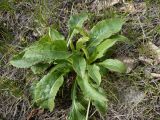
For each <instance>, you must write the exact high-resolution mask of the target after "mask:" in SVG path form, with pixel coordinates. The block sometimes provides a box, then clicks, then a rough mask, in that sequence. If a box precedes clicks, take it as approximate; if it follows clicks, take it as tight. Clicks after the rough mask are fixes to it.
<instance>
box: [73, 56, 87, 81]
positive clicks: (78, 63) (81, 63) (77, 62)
mask: <svg viewBox="0 0 160 120" xmlns="http://www.w3.org/2000/svg"><path fill="white" fill-rule="evenodd" d="M72 60H73V69H74V70H75V71H76V73H77V74H78V75H79V76H80V77H82V78H83V77H84V75H85V70H86V61H85V59H84V58H83V57H82V56H80V55H74V56H73V57H72Z"/></svg>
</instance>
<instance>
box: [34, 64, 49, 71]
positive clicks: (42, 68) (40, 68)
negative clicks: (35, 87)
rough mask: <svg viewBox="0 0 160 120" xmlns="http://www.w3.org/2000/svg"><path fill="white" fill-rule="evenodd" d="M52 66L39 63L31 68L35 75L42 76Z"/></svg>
mask: <svg viewBox="0 0 160 120" xmlns="http://www.w3.org/2000/svg"><path fill="white" fill-rule="evenodd" d="M49 66H50V64H49V63H38V64H36V65H34V66H32V67H31V70H32V72H33V73H34V74H40V73H42V72H44V71H45V70H46V69H47V68H48V67H49Z"/></svg>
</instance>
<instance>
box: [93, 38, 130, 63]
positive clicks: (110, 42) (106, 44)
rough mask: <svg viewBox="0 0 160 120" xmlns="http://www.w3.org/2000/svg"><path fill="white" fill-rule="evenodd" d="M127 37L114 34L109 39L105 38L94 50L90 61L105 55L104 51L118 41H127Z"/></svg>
mask: <svg viewBox="0 0 160 120" xmlns="http://www.w3.org/2000/svg"><path fill="white" fill-rule="evenodd" d="M126 40H127V38H126V37H124V36H122V35H114V36H112V37H110V38H109V39H106V40H104V41H103V42H102V43H100V44H99V45H98V46H97V47H96V49H95V50H94V51H93V53H92V55H91V57H90V61H91V62H93V61H95V60H96V59H98V58H101V57H103V55H104V53H105V52H106V51H107V50H108V49H109V48H110V47H112V46H113V45H114V44H115V43H116V42H117V41H126Z"/></svg>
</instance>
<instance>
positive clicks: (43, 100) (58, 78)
mask: <svg viewBox="0 0 160 120" xmlns="http://www.w3.org/2000/svg"><path fill="white" fill-rule="evenodd" d="M65 69H67V66H66V65H65V64H59V65H57V66H56V67H54V68H52V70H51V71H50V72H49V73H48V74H47V75H45V76H44V77H43V78H42V79H41V80H40V81H39V82H38V83H37V84H36V86H35V88H34V102H35V103H37V105H38V106H41V107H42V108H49V109H50V111H52V110H53V108H54V99H55V96H56V94H57V92H58V90H59V88H60V87H61V86H62V84H63V81H64V79H63V74H64V73H65V72H66V71H65Z"/></svg>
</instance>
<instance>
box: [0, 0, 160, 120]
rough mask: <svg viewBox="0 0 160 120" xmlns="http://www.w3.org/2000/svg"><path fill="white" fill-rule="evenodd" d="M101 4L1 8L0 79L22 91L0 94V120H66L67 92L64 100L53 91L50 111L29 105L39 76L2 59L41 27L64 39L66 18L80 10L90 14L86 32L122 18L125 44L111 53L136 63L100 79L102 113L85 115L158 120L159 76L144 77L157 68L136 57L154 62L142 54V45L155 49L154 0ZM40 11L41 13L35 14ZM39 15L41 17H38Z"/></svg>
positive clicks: (159, 14)
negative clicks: (102, 21)
mask: <svg viewBox="0 0 160 120" xmlns="http://www.w3.org/2000/svg"><path fill="white" fill-rule="evenodd" d="M135 1H137V0H135ZM97 4H99V5H97ZM101 5H102V3H101V1H100V0H74V1H73V0H66V1H58V0H57V1H56V0H54V1H50V2H46V3H43V2H42V1H41V2H40V1H38V2H33V1H31V2H26V1H24V0H22V1H21V2H17V3H13V4H12V7H13V11H14V12H12V11H7V12H6V10H5V11H1V12H0V14H1V16H0V24H1V25H2V27H1V33H0V37H1V38H0V45H3V46H0V59H1V61H0V76H1V77H0V80H1V81H2V80H5V79H9V80H10V81H14V82H15V84H16V85H18V86H19V87H20V90H22V91H23V95H22V96H21V97H17V96H15V94H14V93H13V92H14V91H13V90H12V89H7V90H4V89H3V90H2V92H1V91H0V92H1V93H0V118H1V119H4V120H25V119H29V118H30V119H31V118H32V119H35V120H66V117H67V114H68V112H69V107H70V100H69V99H70V98H68V97H69V93H66V94H68V95H66V96H62V95H61V93H59V97H58V100H57V101H56V103H57V104H56V108H55V110H54V112H49V111H47V110H41V109H37V108H36V107H35V106H33V105H32V103H31V96H30V94H29V88H30V86H31V83H32V82H34V81H36V80H38V79H39V78H40V77H41V75H40V76H35V75H33V74H32V73H31V72H30V70H24V69H16V68H14V67H12V66H11V65H9V63H8V61H9V59H10V58H11V57H12V56H13V54H15V53H17V52H18V51H20V50H22V49H24V48H25V47H26V46H28V45H30V44H31V43H32V42H34V41H35V40H37V39H38V38H39V37H40V36H41V35H42V34H44V33H45V32H46V28H47V27H48V26H50V25H51V24H52V25H54V26H55V27H57V29H59V30H60V31H61V32H62V33H63V34H64V35H65V36H67V31H68V28H67V21H68V19H69V16H70V15H72V14H74V13H78V12H80V11H87V12H91V13H93V17H92V18H91V21H89V24H87V26H86V27H87V29H90V27H92V26H93V25H94V23H95V22H96V21H98V20H100V19H104V18H110V17H113V16H125V17H126V19H127V22H126V24H125V25H124V28H123V30H122V34H124V35H125V36H127V37H128V38H129V40H130V43H129V44H125V45H124V44H123V45H117V46H116V47H117V48H118V49H116V51H115V52H114V53H113V54H112V57H116V56H118V57H119V56H121V57H124V56H125V57H130V58H133V59H135V60H136V65H135V67H134V68H133V69H132V71H131V72H130V73H128V74H126V75H117V74H114V73H112V74H107V75H106V77H105V78H104V81H103V84H102V86H103V87H104V89H105V90H106V94H107V96H108V99H109V108H108V112H107V113H106V115H104V116H103V117H102V116H101V115H99V113H98V112H95V111H94V108H93V110H91V111H90V116H92V114H94V115H95V117H93V116H92V117H91V119H95V120H160V78H159V77H158V78H157V77H156V78H155V77H152V76H150V73H159V71H160V66H159V64H148V63H146V62H144V61H142V60H140V59H139V57H140V56H143V57H145V58H150V59H153V60H154V57H152V53H151V54H148V52H146V51H147V48H146V47H144V46H145V45H146V43H147V42H148V41H150V42H152V43H153V44H155V45H156V46H158V47H160V32H159V31H160V26H159V24H160V7H159V6H160V4H159V2H158V1H157V2H156V1H154V2H153V1H148V0H147V1H146V2H140V1H138V2H133V1H130V2H125V3H124V2H122V1H120V2H119V3H116V4H114V6H107V7H106V6H105V4H103V6H101ZM107 5H108V4H107ZM97 6H100V8H97ZM40 7H41V8H42V10H38V8H40ZM41 13H43V15H42V16H41ZM45 13H46V14H45ZM88 26H89V27H88ZM4 28H5V30H4ZM6 30H7V32H6ZM4 31H5V32H4ZM4 33H6V34H7V35H5V34H4ZM6 36H11V37H9V38H8V37H6ZM1 43H2V44H1ZM142 46H143V50H142ZM0 85H2V83H0ZM68 91H69V90H68ZM66 99H67V102H66V101H65V100H66ZM64 103H65V104H64Z"/></svg>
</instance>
